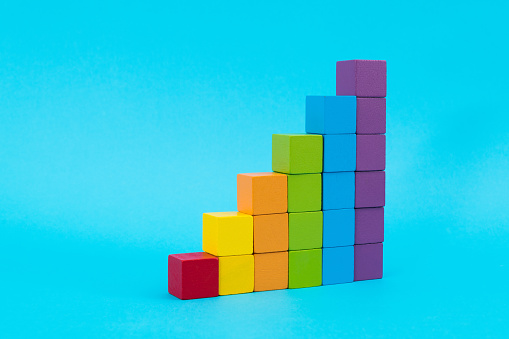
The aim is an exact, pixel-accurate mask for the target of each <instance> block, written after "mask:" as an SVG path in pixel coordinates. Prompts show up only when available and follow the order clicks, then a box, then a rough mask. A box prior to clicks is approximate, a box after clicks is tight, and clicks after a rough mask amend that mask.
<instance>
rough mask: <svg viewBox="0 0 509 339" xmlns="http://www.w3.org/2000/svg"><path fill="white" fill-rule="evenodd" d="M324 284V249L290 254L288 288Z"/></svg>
mask: <svg viewBox="0 0 509 339" xmlns="http://www.w3.org/2000/svg"><path fill="white" fill-rule="evenodd" d="M321 284H322V249H312V250H302V251H290V252H288V288H302V287H313V286H320V285H321Z"/></svg>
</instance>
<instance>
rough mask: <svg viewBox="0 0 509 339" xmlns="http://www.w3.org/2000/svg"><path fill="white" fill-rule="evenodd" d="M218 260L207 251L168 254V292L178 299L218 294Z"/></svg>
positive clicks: (207, 296)
mask: <svg viewBox="0 0 509 339" xmlns="http://www.w3.org/2000/svg"><path fill="white" fill-rule="evenodd" d="M218 283H219V261H218V259H217V258H216V257H215V256H213V255H210V254H208V253H203V252H197V253H181V254H171V255H169V256H168V292H169V293H170V294H171V295H174V296H175V297H177V298H179V299H198V298H210V297H217V296H218V291H219V288H218Z"/></svg>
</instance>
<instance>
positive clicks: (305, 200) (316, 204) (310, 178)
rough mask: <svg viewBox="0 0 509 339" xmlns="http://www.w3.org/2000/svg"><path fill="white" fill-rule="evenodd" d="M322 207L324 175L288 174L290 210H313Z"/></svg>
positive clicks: (318, 209)
mask: <svg viewBox="0 0 509 339" xmlns="http://www.w3.org/2000/svg"><path fill="white" fill-rule="evenodd" d="M321 209H322V175H321V174H295V175H288V212H313V211H320V210H321Z"/></svg>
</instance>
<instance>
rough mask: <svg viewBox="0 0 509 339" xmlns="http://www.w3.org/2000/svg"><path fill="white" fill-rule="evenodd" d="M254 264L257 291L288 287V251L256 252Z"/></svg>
mask: <svg viewBox="0 0 509 339" xmlns="http://www.w3.org/2000/svg"><path fill="white" fill-rule="evenodd" d="M254 264H255V268H254V269H255V272H254V275H255V280H254V290H255V291H268V290H282V289H285V288H288V252H275V253H260V254H255V255H254Z"/></svg>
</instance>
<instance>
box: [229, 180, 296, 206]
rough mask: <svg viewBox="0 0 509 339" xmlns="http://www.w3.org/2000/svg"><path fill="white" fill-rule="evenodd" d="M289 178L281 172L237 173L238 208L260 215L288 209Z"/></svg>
mask: <svg viewBox="0 0 509 339" xmlns="http://www.w3.org/2000/svg"><path fill="white" fill-rule="evenodd" d="M287 190H288V188H287V180H286V175H285V174H281V173H273V172H269V173H244V174H238V175H237V209H238V210H239V212H242V213H246V214H251V215H259V214H272V213H285V212H286V211H287V199H288V198H287Z"/></svg>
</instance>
